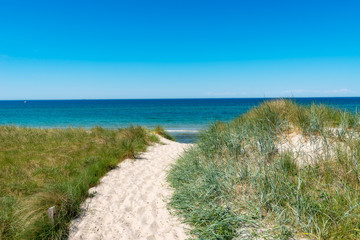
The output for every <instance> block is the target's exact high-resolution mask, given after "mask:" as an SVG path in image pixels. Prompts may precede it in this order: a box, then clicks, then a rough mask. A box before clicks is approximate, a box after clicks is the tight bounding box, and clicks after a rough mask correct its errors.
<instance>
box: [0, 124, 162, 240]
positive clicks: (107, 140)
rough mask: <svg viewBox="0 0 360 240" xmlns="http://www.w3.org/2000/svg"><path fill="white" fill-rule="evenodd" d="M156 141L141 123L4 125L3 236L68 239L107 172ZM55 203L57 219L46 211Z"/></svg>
mask: <svg viewBox="0 0 360 240" xmlns="http://www.w3.org/2000/svg"><path fill="white" fill-rule="evenodd" d="M156 141H158V138H157V137H156V136H155V135H152V134H150V133H149V132H148V131H147V130H146V129H144V128H141V127H130V128H127V129H117V130H111V129H104V128H100V127H95V128H93V129H91V130H86V129H72V128H68V129H35V128H22V127H13V126H1V127H0V239H65V238H66V237H67V233H68V232H67V231H68V225H69V222H70V221H71V219H73V218H74V217H76V216H77V215H78V214H79V211H80V203H81V202H83V201H84V200H85V198H86V197H88V189H89V188H90V187H93V186H94V185H96V184H97V183H98V181H99V179H100V177H102V176H103V175H104V174H105V173H106V172H108V171H109V170H111V169H113V168H115V167H116V166H117V164H118V163H119V162H120V161H122V160H123V159H125V158H132V157H134V156H135V155H136V154H137V153H138V152H139V151H144V150H145V149H146V147H147V146H148V145H149V144H151V143H153V142H156ZM52 206H55V207H56V215H55V222H54V223H52V222H51V221H50V220H49V218H48V216H47V211H48V208H49V207H52Z"/></svg>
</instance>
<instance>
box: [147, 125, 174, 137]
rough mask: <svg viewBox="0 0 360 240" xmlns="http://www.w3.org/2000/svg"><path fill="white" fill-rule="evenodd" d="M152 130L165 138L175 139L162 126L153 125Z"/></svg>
mask: <svg viewBox="0 0 360 240" xmlns="http://www.w3.org/2000/svg"><path fill="white" fill-rule="evenodd" d="M153 131H154V132H155V133H156V134H159V135H160V136H162V137H164V138H166V139H169V140H171V141H176V138H175V137H173V136H171V135H170V134H169V133H168V132H167V131H166V130H165V129H164V128H163V127H162V126H157V127H155V128H154V130H153Z"/></svg>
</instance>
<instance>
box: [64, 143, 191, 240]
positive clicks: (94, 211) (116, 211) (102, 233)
mask: <svg viewBox="0 0 360 240" xmlns="http://www.w3.org/2000/svg"><path fill="white" fill-rule="evenodd" d="M161 142H162V143H164V144H156V145H154V146H151V147H149V148H148V150H147V152H145V153H143V154H141V155H140V156H139V158H138V159H137V160H125V161H123V162H122V163H120V164H119V167H118V168H116V169H114V170H112V171H110V172H109V173H108V174H106V176H104V177H103V178H102V179H101V181H100V184H99V185H98V186H96V187H94V188H92V189H90V193H95V196H94V197H92V198H89V199H87V200H86V201H85V203H84V204H83V206H82V207H83V208H84V209H85V210H84V213H83V214H82V216H81V217H80V218H78V219H76V220H74V221H73V222H72V223H71V226H70V237H69V239H86V240H89V239H106V240H107V239H127V240H128V239H147V240H150V239H167V240H171V239H174V240H177V239H186V238H187V237H186V234H185V233H186V228H187V226H185V225H184V224H182V223H181V222H180V221H179V219H177V218H176V216H174V215H171V214H170V213H169V211H168V209H167V206H166V204H167V201H168V199H169V198H170V196H171V194H172V190H171V189H170V188H169V186H168V184H167V182H166V174H167V170H168V169H169V165H170V164H171V163H173V162H174V161H175V160H176V159H177V158H178V157H179V156H180V155H181V154H183V152H184V151H185V150H186V149H188V148H189V147H191V145H190V144H181V143H176V142H172V141H169V140H167V139H164V138H161Z"/></svg>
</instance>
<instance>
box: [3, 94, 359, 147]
mask: <svg viewBox="0 0 360 240" xmlns="http://www.w3.org/2000/svg"><path fill="white" fill-rule="evenodd" d="M266 100H271V99H269V98H234V99H229V98H226V99H132V100H120V99H119V100H27V101H24V100H14V101H10V100H9V101H0V124H1V125H16V126H25V127H37V128H67V127H82V128H92V127H95V126H101V127H104V128H123V127H128V126H130V125H134V126H136V125H141V126H145V127H147V128H154V127H156V126H158V125H160V126H163V127H164V128H165V129H166V130H167V131H168V132H169V133H170V134H171V135H173V136H175V137H176V139H177V141H179V142H185V143H191V142H195V141H196V140H197V139H198V136H199V132H201V131H202V130H204V129H206V128H207V127H208V126H209V125H210V124H212V123H214V122H216V121H230V120H232V119H234V118H235V117H238V116H240V115H242V114H244V113H246V112H247V111H249V110H250V109H251V108H253V107H254V106H257V105H259V104H260V103H262V102H264V101H266ZM291 100H294V101H295V102H298V103H299V104H303V105H309V104H311V103H320V104H324V105H329V106H331V107H334V108H339V109H343V110H346V111H350V112H357V111H358V110H357V109H358V107H360V97H346V98H345V97H344V98H291Z"/></svg>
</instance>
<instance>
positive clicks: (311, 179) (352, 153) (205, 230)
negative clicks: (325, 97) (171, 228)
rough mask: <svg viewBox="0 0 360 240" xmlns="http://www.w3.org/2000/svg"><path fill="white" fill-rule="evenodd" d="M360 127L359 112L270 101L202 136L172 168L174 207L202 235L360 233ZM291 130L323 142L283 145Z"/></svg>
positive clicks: (310, 140) (275, 236)
mask: <svg viewBox="0 0 360 240" xmlns="http://www.w3.org/2000/svg"><path fill="white" fill-rule="evenodd" d="M359 131H360V116H359V115H356V114H351V113H347V112H342V111H339V110H335V109H331V108H329V107H326V106H321V105H312V106H308V107H305V106H300V105H297V104H295V103H293V102H291V101H286V100H277V101H270V102H266V103H264V104H262V105H261V106H259V107H257V108H254V109H253V110H251V111H250V112H248V113H247V114H245V115H243V116H241V117H239V118H237V119H235V120H234V121H232V122H230V123H216V124H214V125H213V126H211V127H210V129H208V130H207V131H205V132H204V133H203V134H202V136H201V138H200V141H199V143H198V147H196V148H194V149H192V150H191V151H190V152H188V153H187V154H186V155H185V156H184V157H183V158H181V159H180V160H179V161H178V162H177V163H176V165H174V167H173V168H172V170H171V172H170V173H169V177H168V179H169V181H170V183H171V185H172V186H173V187H174V188H175V193H174V195H173V197H172V200H171V206H172V207H174V208H176V209H177V210H178V213H179V214H180V215H182V216H183V217H184V218H185V220H186V221H187V222H189V223H190V224H191V225H192V226H193V227H194V229H193V234H194V235H195V236H197V237H198V238H199V239H233V238H236V237H239V239H254V238H260V239H292V238H294V237H295V238H306V239H359V237H360V187H359V184H360V137H359V134H358V133H359ZM290 136H300V137H301V138H300V139H303V142H301V143H300V144H298V145H297V147H301V146H302V145H310V146H312V145H314V144H315V143H316V144H317V145H318V146H317V148H316V149H312V148H309V149H305V150H304V151H303V150H300V149H299V148H296V146H294V147H292V148H287V149H286V148H285V150H284V149H281V146H283V145H282V144H281V142H282V141H287V139H289V138H290ZM319 141H320V142H321V144H318V142H319ZM302 151H303V152H302ZM306 154H308V155H306ZM305 156H307V158H308V159H310V160H307V161H304V159H303V158H304V157H305Z"/></svg>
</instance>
